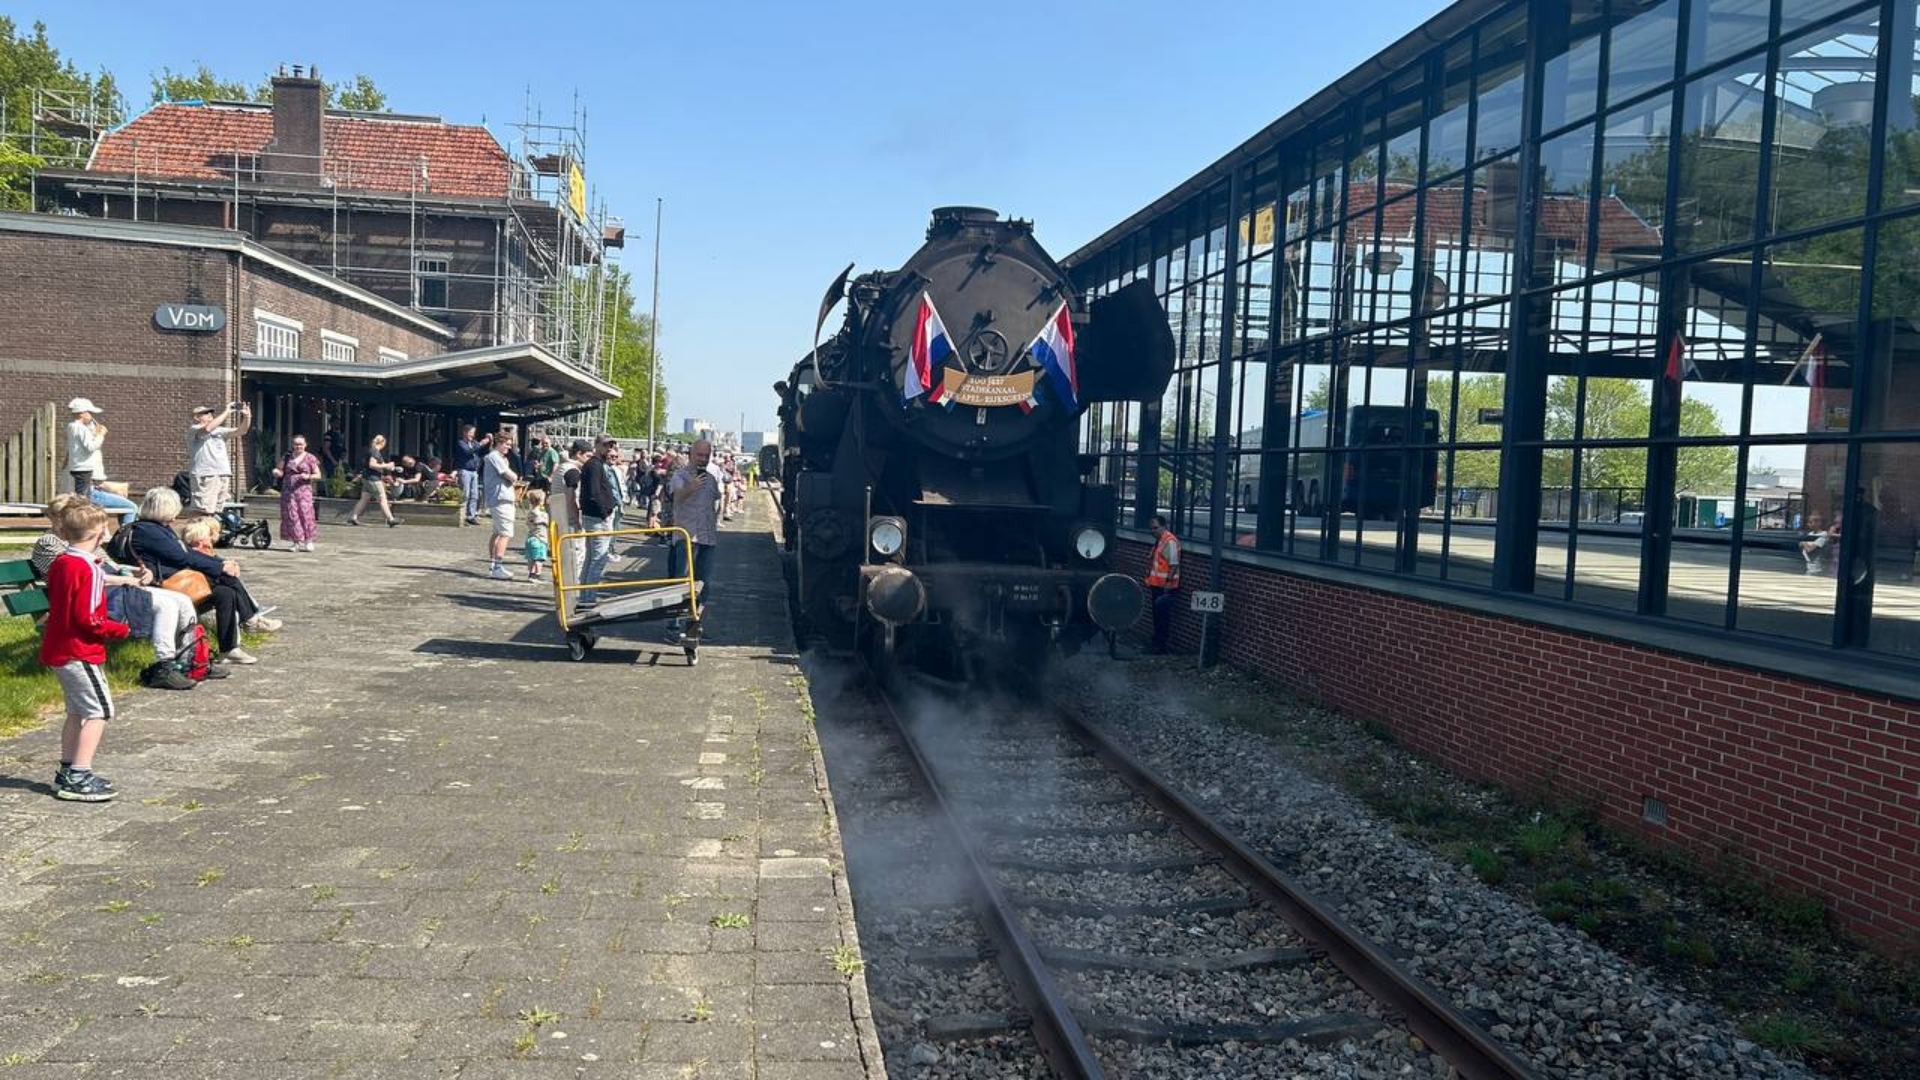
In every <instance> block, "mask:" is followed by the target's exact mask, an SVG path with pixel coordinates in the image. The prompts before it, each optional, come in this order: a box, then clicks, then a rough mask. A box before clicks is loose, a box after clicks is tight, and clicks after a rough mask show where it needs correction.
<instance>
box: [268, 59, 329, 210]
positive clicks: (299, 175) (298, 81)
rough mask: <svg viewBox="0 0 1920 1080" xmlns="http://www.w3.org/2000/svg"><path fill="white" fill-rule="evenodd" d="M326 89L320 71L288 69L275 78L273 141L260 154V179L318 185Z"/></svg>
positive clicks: (283, 69)
mask: <svg viewBox="0 0 1920 1080" xmlns="http://www.w3.org/2000/svg"><path fill="white" fill-rule="evenodd" d="M325 111H326V90H325V88H324V87H323V86H322V85H321V83H320V69H319V68H300V67H295V68H293V70H292V72H291V73H289V72H288V70H287V69H286V68H285V67H282V68H281V69H280V73H279V74H278V75H275V76H274V77H273V141H272V142H269V143H268V144H267V145H266V149H265V150H264V151H263V152H262V153H261V155H260V172H261V176H260V179H261V180H263V181H265V182H267V183H270V184H294V185H300V186H309V185H311V186H318V185H319V183H320V177H321V175H322V171H321V167H320V166H321V154H322V153H323V151H324V147H323V146H322V144H321V138H320V124H321V118H322V116H323V114H324V113H325Z"/></svg>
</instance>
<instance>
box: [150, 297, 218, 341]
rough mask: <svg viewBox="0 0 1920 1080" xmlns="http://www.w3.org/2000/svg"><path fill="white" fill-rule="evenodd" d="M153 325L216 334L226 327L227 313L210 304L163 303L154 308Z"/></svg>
mask: <svg viewBox="0 0 1920 1080" xmlns="http://www.w3.org/2000/svg"><path fill="white" fill-rule="evenodd" d="M153 325H155V326H157V327H159V328H160V329H162V330H181V331H185V332H186V333H189V334H216V333H219V332H220V331H221V330H224V329H226V326H227V313H226V311H225V310H224V309H221V308H217V307H213V306H212V305H209V304H161V305H160V306H159V307H157V308H154V309H153Z"/></svg>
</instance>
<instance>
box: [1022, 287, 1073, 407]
mask: <svg viewBox="0 0 1920 1080" xmlns="http://www.w3.org/2000/svg"><path fill="white" fill-rule="evenodd" d="M1027 349H1028V351H1030V352H1032V353H1033V358H1034V359H1035V360H1037V361H1039V362H1040V367H1041V369H1042V370H1043V371H1045V372H1046V373H1047V376H1048V378H1049V379H1050V380H1051V381H1052V383H1053V389H1054V391H1055V392H1056V393H1058V394H1059V395H1060V398H1061V400H1063V401H1065V402H1066V403H1067V408H1069V409H1078V408H1079V407H1080V372H1079V369H1078V368H1076V367H1075V366H1074V361H1073V318H1072V316H1071V315H1070V314H1069V313H1068V311H1067V305H1066V304H1064V303H1063V304H1061V305H1060V309H1059V310H1058V311H1055V312H1054V313H1053V317H1052V318H1050V319H1048V320H1047V324H1046V325H1045V326H1043V327H1041V328H1040V333H1039V334H1038V335H1037V336H1035V337H1034V339H1033V344H1031V345H1028V346H1027Z"/></svg>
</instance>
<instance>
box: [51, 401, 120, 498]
mask: <svg viewBox="0 0 1920 1080" xmlns="http://www.w3.org/2000/svg"><path fill="white" fill-rule="evenodd" d="M67 411H68V412H70V413H72V414H73V422H72V423H70V424H68V425H67V475H68V476H71V477H73V490H74V492H75V493H76V494H79V495H84V496H86V497H87V500H88V501H89V502H91V503H93V504H94V505H95V506H98V507H100V508H101V509H103V510H106V511H107V512H108V513H111V514H113V515H115V516H117V517H118V518H119V519H120V521H121V523H122V524H124V523H126V522H129V521H132V520H133V519H134V516H135V515H134V506H133V504H132V503H131V502H128V501H127V500H126V499H123V498H121V497H120V496H118V495H115V494H114V493H112V492H110V491H108V490H106V489H105V488H102V487H100V486H99V483H100V481H102V480H105V479H106V478H107V465H106V461H105V460H104V458H103V456H102V454H101V452H100V450H101V447H103V446H105V445H106V442H107V425H105V424H103V423H101V422H100V419H99V418H98V417H97V416H95V415H94V414H95V413H98V412H100V406H98V405H95V404H94V403H93V401H92V399H90V398H83V397H77V398H74V399H73V400H72V401H69V402H67Z"/></svg>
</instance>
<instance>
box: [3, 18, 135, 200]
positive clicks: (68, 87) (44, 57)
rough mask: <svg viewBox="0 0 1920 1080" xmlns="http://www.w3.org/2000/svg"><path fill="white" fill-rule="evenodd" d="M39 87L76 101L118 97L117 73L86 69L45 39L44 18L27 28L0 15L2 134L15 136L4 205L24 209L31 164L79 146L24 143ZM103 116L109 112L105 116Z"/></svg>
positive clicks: (51, 139) (6, 162)
mask: <svg viewBox="0 0 1920 1080" xmlns="http://www.w3.org/2000/svg"><path fill="white" fill-rule="evenodd" d="M38 90H55V91H65V92H67V93H68V94H69V95H71V97H72V99H73V100H74V101H76V102H93V103H97V104H99V105H101V106H108V105H111V104H112V103H113V102H114V101H115V100H116V98H117V97H118V90H117V89H116V87H115V86H114V82H113V77H112V76H111V75H108V74H107V73H106V72H104V71H103V72H99V73H98V74H94V75H86V74H82V73H81V71H80V70H79V69H78V68H76V67H75V66H74V65H73V62H72V61H70V60H65V59H62V58H61V56H60V50H58V49H56V48H54V47H53V43H52V42H51V41H49V40H48V39H47V27H46V24H44V23H34V24H33V30H32V32H31V33H26V34H23V33H21V32H20V31H19V27H18V24H16V23H15V22H14V21H13V20H12V19H11V18H8V17H7V16H5V15H0V119H4V121H5V127H4V129H0V140H12V141H13V142H14V144H15V145H14V148H13V149H12V150H11V151H6V152H3V153H0V209H5V210H25V209H30V207H29V206H28V205H27V204H28V201H29V198H30V192H31V190H32V187H31V183H32V174H33V170H34V169H37V168H41V167H43V166H44V165H45V164H46V162H47V161H49V160H62V159H65V158H67V157H70V156H72V155H73V153H74V152H75V149H76V147H75V144H73V143H72V142H70V141H69V140H67V139H63V138H59V137H57V136H51V135H48V136H46V137H43V138H42V139H41V142H40V146H39V151H40V152H39V154H38V155H35V154H31V153H29V152H28V151H27V150H26V149H25V144H26V136H27V134H28V132H30V131H31V130H32V129H33V108H34V93H35V91H38ZM102 119H103V120H104V119H105V117H104V116H103V117H102Z"/></svg>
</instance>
